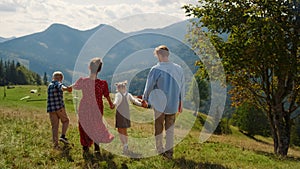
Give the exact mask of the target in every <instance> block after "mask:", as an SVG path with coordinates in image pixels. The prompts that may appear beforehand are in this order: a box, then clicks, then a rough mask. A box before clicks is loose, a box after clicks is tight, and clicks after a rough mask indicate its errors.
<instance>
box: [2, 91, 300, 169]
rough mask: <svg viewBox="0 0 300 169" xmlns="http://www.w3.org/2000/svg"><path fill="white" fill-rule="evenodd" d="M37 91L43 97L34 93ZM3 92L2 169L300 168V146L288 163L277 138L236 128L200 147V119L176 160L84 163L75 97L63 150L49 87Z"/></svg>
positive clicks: (136, 131) (110, 117)
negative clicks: (54, 129)
mask: <svg viewBox="0 0 300 169" xmlns="http://www.w3.org/2000/svg"><path fill="white" fill-rule="evenodd" d="M32 89H35V90H37V91H38V92H37V93H31V92H30V90H32ZM3 92H4V88H3V87H0V119H1V120H0V128H1V131H0V134H1V137H0V143H1V144H0V168H139V169H140V168H178V169H179V168H201V169H202V168H212V169H224V168H251V169H253V168H258V169H259V168H262V169H267V168H282V169H286V168H295V169H296V168H300V163H299V161H300V149H299V147H292V148H291V149H290V151H289V154H288V157H287V158H284V159H282V158H280V157H277V156H275V155H273V153H272V152H273V145H272V139H271V138H265V137H261V136H255V139H252V138H248V137H247V136H245V135H244V134H242V133H240V132H239V131H238V129H237V128H235V127H231V129H232V132H233V134H231V135H213V136H212V137H210V139H209V140H208V141H206V142H205V143H199V129H200V128H201V124H200V122H199V121H198V120H196V122H195V124H194V127H193V129H192V130H191V131H190V132H189V134H188V135H187V137H186V138H185V139H183V140H182V141H181V142H180V143H179V144H178V145H177V146H176V147H175V149H174V150H175V152H174V153H175V154H174V159H173V160H166V159H165V158H163V157H161V156H153V157H148V158H141V159H131V158H127V157H124V156H118V155H115V154H113V153H110V152H108V151H106V150H104V149H102V150H101V151H102V154H103V159H102V160H97V159H96V158H93V157H91V158H90V159H89V160H84V159H83V158H82V150H81V146H80V142H79V132H78V128H77V116H76V113H75V111H74V106H73V104H72V95H71V94H69V93H65V103H66V107H67V112H68V114H69V116H70V119H71V123H70V127H69V130H68V133H67V136H68V138H69V140H70V141H71V142H72V144H71V145H70V146H67V147H64V148H63V150H62V151H57V150H53V149H52V144H51V126H50V120H49V117H48V114H47V113H46V100H45V98H46V87H45V86H15V88H13V89H6V97H5V98H4V97H3V94H4V93H3ZM22 98H23V99H22ZM20 99H21V100H20ZM105 107H106V109H105V118H106V119H107V121H108V123H114V110H109V109H107V108H108V106H107V103H106V102H105ZM145 111H146V110H145ZM132 113H135V112H132ZM184 113H187V110H186V111H185V112H184ZM203 117H204V116H203ZM144 125H145V126H143V128H144V130H143V132H140V128H139V126H137V125H135V124H133V127H132V128H131V129H129V135H134V136H135V137H138V136H140V137H142V136H143V135H147V134H152V132H153V131H152V129H153V125H152V124H151V123H149V124H144ZM147 132H148V133H147ZM116 139H118V137H116Z"/></svg>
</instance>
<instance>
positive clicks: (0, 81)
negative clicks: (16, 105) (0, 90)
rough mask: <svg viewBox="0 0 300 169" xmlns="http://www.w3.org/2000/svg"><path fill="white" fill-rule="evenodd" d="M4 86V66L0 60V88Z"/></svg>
mask: <svg viewBox="0 0 300 169" xmlns="http://www.w3.org/2000/svg"><path fill="white" fill-rule="evenodd" d="M3 85H4V65H3V60H2V59H1V60H0V86H3Z"/></svg>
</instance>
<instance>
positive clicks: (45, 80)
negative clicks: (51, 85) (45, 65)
mask: <svg viewBox="0 0 300 169" xmlns="http://www.w3.org/2000/svg"><path fill="white" fill-rule="evenodd" d="M43 82H44V85H46V86H47V85H48V78H47V73H46V72H44V78H43Z"/></svg>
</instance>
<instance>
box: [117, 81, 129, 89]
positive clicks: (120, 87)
mask: <svg viewBox="0 0 300 169" xmlns="http://www.w3.org/2000/svg"><path fill="white" fill-rule="evenodd" d="M115 85H116V91H117V92H118V91H119V89H122V88H125V87H126V85H127V80H125V81H123V82H117V83H115Z"/></svg>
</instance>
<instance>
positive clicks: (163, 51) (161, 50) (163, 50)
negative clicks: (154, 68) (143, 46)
mask: <svg viewBox="0 0 300 169" xmlns="http://www.w3.org/2000/svg"><path fill="white" fill-rule="evenodd" d="M154 55H155V56H158V55H160V56H163V57H168V56H169V49H168V47H167V46H166V45H160V46H158V47H156V48H155V50H154Z"/></svg>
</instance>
